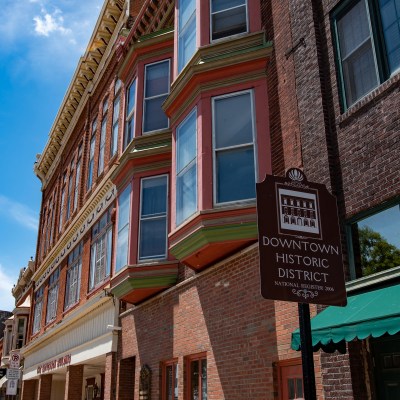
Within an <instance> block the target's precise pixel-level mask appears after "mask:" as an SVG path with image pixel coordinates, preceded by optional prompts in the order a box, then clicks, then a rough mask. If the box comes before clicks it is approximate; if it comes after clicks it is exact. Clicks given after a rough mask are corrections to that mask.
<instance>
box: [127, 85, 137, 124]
mask: <svg viewBox="0 0 400 400" xmlns="http://www.w3.org/2000/svg"><path fill="white" fill-rule="evenodd" d="M135 95H136V79H135V80H134V81H133V82H132V84H131V86H129V89H128V107H127V113H126V114H127V116H128V115H129V114H130V113H131V111H132V110H133V109H134V107H135Z"/></svg>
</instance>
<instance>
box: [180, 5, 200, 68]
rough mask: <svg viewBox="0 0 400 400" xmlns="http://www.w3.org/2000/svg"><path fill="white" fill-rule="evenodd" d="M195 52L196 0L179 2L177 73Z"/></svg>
mask: <svg viewBox="0 0 400 400" xmlns="http://www.w3.org/2000/svg"><path fill="white" fill-rule="evenodd" d="M195 51H196V0H180V1H179V11H178V73H179V72H181V71H182V69H183V68H184V67H185V65H186V64H187V63H188V61H189V60H190V58H191V57H192V56H193V54H194V53H195Z"/></svg>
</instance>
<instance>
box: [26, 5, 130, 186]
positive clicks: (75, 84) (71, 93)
mask: <svg viewBox="0 0 400 400" xmlns="http://www.w3.org/2000/svg"><path fill="white" fill-rule="evenodd" d="M124 3H126V2H125V1H124V0H106V1H105V2H104V5H103V8H102V10H101V12H100V16H99V18H98V20H97V23H96V26H95V28H94V31H93V34H92V37H91V38H90V41H89V44H88V46H87V48H86V51H85V54H84V55H83V56H82V57H81V59H80V60H79V63H78V66H77V68H76V70H75V73H74V76H73V78H72V80H71V83H70V85H69V87H68V89H67V92H66V94H65V96H64V99H63V102H62V104H61V107H60V109H59V111H58V114H57V116H56V118H55V121H54V123H53V126H52V128H51V130H50V133H49V139H48V142H47V144H46V146H45V148H44V151H43V153H42V154H41V155H39V156H38V157H37V161H36V162H35V165H34V172H35V174H36V175H37V176H38V177H39V179H40V180H41V181H42V184H43V186H45V185H46V183H47V182H48V181H49V180H50V177H51V175H52V173H53V172H54V169H55V165H56V164H57V160H58V159H59V154H60V153H61V151H62V149H63V147H64V146H65V143H66V142H67V141H68V138H69V136H70V134H71V132H72V130H73V127H74V125H75V124H76V122H77V120H78V118H79V116H80V114H81V112H82V110H83V107H84V106H85V104H86V101H87V98H88V96H89V95H90V93H91V91H92V90H93V86H94V85H95V84H96V81H97V80H98V79H99V77H100V76H101V74H102V70H103V68H104V64H105V63H106V60H107V59H108V60H109V58H110V55H111V53H112V52H113V51H114V50H115V49H113V46H114V44H115V43H116V41H117V39H118V34H119V31H120V30H121V29H122V27H123V23H124V22H125V19H126V7H127V5H126V4H124Z"/></svg>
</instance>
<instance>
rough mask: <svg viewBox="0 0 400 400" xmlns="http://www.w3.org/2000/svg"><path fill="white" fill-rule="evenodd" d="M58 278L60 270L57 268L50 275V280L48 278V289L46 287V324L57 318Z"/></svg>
mask: <svg viewBox="0 0 400 400" xmlns="http://www.w3.org/2000/svg"><path fill="white" fill-rule="evenodd" d="M59 277H60V269H59V268H57V269H56V270H55V271H54V272H53V273H52V274H51V275H50V278H49V287H48V291H47V313H46V324H48V323H49V322H51V321H53V320H54V319H55V318H56V316H57V304H58V280H59Z"/></svg>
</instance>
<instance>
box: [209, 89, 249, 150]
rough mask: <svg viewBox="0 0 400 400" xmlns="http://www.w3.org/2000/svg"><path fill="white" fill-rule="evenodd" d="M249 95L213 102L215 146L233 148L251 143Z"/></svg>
mask: <svg viewBox="0 0 400 400" xmlns="http://www.w3.org/2000/svg"><path fill="white" fill-rule="evenodd" d="M250 96H251V95H250V93H244V94H241V95H238V96H231V97H225V98H221V99H216V100H215V101H214V113H215V122H214V123H215V131H216V135H215V142H216V144H215V146H216V148H218V149H220V148H222V147H228V146H235V145H238V144H244V143H252V142H253V125H252V111H251V97H250Z"/></svg>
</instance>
